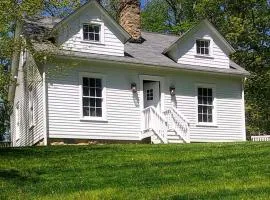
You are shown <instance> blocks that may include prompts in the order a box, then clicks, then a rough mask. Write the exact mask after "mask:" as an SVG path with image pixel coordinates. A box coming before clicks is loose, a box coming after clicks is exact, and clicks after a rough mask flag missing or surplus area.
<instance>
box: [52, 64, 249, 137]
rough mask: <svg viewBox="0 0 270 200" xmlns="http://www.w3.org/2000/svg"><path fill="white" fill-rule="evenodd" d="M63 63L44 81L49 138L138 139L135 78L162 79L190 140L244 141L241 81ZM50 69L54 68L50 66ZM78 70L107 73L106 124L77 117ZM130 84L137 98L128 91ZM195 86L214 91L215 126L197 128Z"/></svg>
mask: <svg viewBox="0 0 270 200" xmlns="http://www.w3.org/2000/svg"><path fill="white" fill-rule="evenodd" d="M74 62H76V61H74ZM67 63H69V64H66V69H65V70H64V71H63V72H62V73H61V74H59V73H58V74H57V75H54V76H52V75H51V76H50V77H49V78H48V80H47V81H48V117H49V123H48V124H49V138H74V139H93V140H94V139H107V140H140V131H141V107H140V100H139V98H140V96H141V94H142V93H141V91H140V90H141V88H140V78H139V76H140V75H151V76H162V77H163V78H164V86H163V88H164V89H163V91H162V92H163V93H164V99H165V100H164V101H165V102H164V105H165V109H166V108H168V107H169V106H172V105H176V107H177V109H178V110H179V111H180V112H182V113H183V114H184V115H185V116H186V118H187V119H188V120H189V122H190V130H191V142H223V141H243V140H245V137H244V136H245V133H244V127H243V119H244V113H243V112H244V111H243V109H242V108H243V104H242V103H243V101H242V87H241V84H242V83H241V79H240V78H235V77H228V76H227V77H226V76H220V75H206V74H202V73H200V74H199V73H195V72H193V73H188V72H183V71H176V70H172V71H170V70H166V72H164V70H161V69H157V68H155V69H154V70H153V68H152V69H151V68H145V67H141V68H140V67H131V66H124V65H119V64H118V65H116V64H101V63H97V62H96V63H94V62H93V63H90V62H89V63H87V62H80V65H79V66H76V67H68V66H69V65H70V66H72V65H73V64H72V62H68V61H67ZM49 68H54V66H53V65H52V66H49ZM81 72H90V73H100V74H104V75H106V93H107V96H106V101H107V121H101V122H100V121H99V122H98V121H84V120H81V118H80V115H81V113H80V103H79V102H80V95H79V93H80V89H79V88H80V87H79V74H80V73H81ZM133 82H135V83H136V84H137V87H138V89H139V91H138V94H133V93H132V92H131V90H130V86H131V83H133ZM197 83H207V84H214V85H215V87H216V110H217V123H216V126H215V127H199V126H197V105H196V90H195V85H196V84H197ZM171 85H174V86H175V88H176V97H175V99H174V98H171V96H170V94H169V87H170V86H171Z"/></svg>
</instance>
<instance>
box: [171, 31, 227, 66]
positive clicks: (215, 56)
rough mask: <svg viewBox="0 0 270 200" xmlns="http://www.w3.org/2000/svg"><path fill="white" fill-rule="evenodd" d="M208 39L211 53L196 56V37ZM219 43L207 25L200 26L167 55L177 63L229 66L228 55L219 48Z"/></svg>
mask: <svg viewBox="0 0 270 200" xmlns="http://www.w3.org/2000/svg"><path fill="white" fill-rule="evenodd" d="M202 38H203V39H210V43H211V48H212V50H211V51H210V52H212V54H211V55H210V57H208V58H206V57H198V56H196V39H202ZM221 46H222V45H221V44H219V43H218V40H217V39H215V38H214V37H213V35H212V33H211V32H210V31H209V29H207V27H202V28H200V29H199V30H198V31H197V32H196V33H195V34H194V35H192V37H191V36H190V37H189V38H186V39H185V40H184V41H182V43H180V44H179V45H178V46H177V47H176V48H175V49H174V50H173V51H172V52H170V53H169V55H170V56H171V57H172V58H173V59H174V60H175V61H176V62H178V63H181V64H186V65H199V66H206V67H215V68H229V57H228V55H226V53H225V52H224V51H223V50H222V49H221Z"/></svg>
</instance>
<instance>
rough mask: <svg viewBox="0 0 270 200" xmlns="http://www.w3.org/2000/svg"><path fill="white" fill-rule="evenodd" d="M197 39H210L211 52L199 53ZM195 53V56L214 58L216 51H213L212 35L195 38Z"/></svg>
mask: <svg viewBox="0 0 270 200" xmlns="http://www.w3.org/2000/svg"><path fill="white" fill-rule="evenodd" d="M197 40H205V41H209V42H210V44H209V54H199V53H197ZM194 47H195V48H194V55H195V57H201V58H214V57H213V55H214V51H213V39H212V38H210V37H203V38H195V40H194Z"/></svg>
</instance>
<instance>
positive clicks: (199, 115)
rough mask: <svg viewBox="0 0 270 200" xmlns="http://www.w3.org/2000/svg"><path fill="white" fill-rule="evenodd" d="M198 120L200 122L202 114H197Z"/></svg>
mask: <svg viewBox="0 0 270 200" xmlns="http://www.w3.org/2000/svg"><path fill="white" fill-rule="evenodd" d="M198 121H199V122H202V114H198Z"/></svg>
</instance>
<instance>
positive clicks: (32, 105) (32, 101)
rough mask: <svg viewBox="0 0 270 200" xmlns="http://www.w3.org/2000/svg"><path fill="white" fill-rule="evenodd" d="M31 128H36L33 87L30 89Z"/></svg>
mask: <svg viewBox="0 0 270 200" xmlns="http://www.w3.org/2000/svg"><path fill="white" fill-rule="evenodd" d="M28 102H29V127H30V128H32V127H33V126H34V99H33V87H32V86H30V87H29V101H28Z"/></svg>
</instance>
